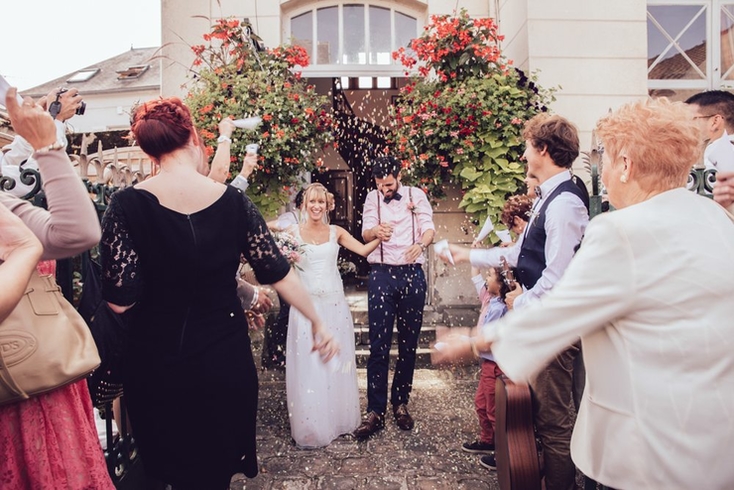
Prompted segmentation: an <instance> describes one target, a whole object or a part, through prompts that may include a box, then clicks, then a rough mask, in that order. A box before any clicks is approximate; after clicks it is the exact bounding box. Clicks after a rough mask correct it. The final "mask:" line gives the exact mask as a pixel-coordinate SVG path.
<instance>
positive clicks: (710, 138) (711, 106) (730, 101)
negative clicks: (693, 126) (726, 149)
mask: <svg viewBox="0 0 734 490" xmlns="http://www.w3.org/2000/svg"><path fill="white" fill-rule="evenodd" d="M686 104H688V105H690V106H691V111H692V112H693V119H695V120H696V121H698V124H699V126H700V128H701V135H702V138H703V141H704V143H706V149H705V150H704V154H703V163H704V166H705V167H706V168H714V169H716V170H719V168H718V167H719V164H718V163H719V162H717V161H716V160H718V159H719V158H721V155H723V152H722V151H716V150H715V149H716V148H717V146H718V143H721V142H722V141H719V140H721V139H722V138H725V139H726V140H725V141H726V142H730V143H731V142H732V139H733V138H734V94H732V93H730V92H727V91H725V90H706V91H704V92H699V93H697V94H695V95H693V96H691V97H689V98H688V99H687V100H686ZM715 151H716V153H717V154H718V155H719V157H718V158H716V157H715V156H714V155H713V154H714V152H715ZM730 159H731V160H732V161H730V162H729V165H731V166H734V145H732V146H731V152H730Z"/></svg>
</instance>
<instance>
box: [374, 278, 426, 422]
mask: <svg viewBox="0 0 734 490" xmlns="http://www.w3.org/2000/svg"><path fill="white" fill-rule="evenodd" d="M368 304H369V306H368V310H369V322H370V358H369V360H368V361H367V412H371V411H374V412H377V413H378V414H380V415H384V414H385V411H386V409H387V375H388V370H389V368H390V347H391V345H392V332H393V325H394V324H395V319H396V317H397V328H398V361H397V363H396V365H395V374H394V376H393V381H392V389H391V393H390V395H391V396H390V402H391V403H392V405H399V404H402V403H408V398H409V397H410V391H411V389H412V388H413V371H414V370H415V357H416V350H417V348H418V336H419V335H420V331H421V326H422V324H423V308H424V307H425V304H426V277H425V275H424V274H423V269H422V267H421V266H420V265H419V264H410V265H382V264H372V270H371V271H370V280H369V289H368Z"/></svg>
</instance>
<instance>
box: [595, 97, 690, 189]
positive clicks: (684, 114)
mask: <svg viewBox="0 0 734 490" xmlns="http://www.w3.org/2000/svg"><path fill="white" fill-rule="evenodd" d="M596 134H597V136H598V137H599V139H601V141H602V144H603V145H604V151H605V152H606V153H607V155H608V157H609V160H610V161H611V162H613V163H612V164H614V162H616V160H617V159H619V158H620V157H621V156H627V157H629V158H630V159H631V160H632V161H633V162H634V164H635V167H636V172H635V180H636V181H637V183H638V185H640V186H641V187H643V188H645V189H647V190H668V189H672V188H675V187H682V186H684V185H685V183H686V180H687V179H688V173H689V172H690V170H691V167H692V166H693V165H694V164H695V163H696V162H697V161H698V160H699V158H700V157H701V151H702V150H703V148H702V145H703V143H702V141H701V133H700V129H699V127H698V124H697V123H696V121H695V120H694V119H693V118H692V117H691V111H690V108H689V107H688V106H687V105H686V104H684V103H683V102H671V101H670V100H668V99H666V98H665V97H661V98H657V99H645V100H641V101H637V102H632V103H629V104H625V105H623V106H622V107H620V108H619V109H617V110H616V111H615V112H613V113H611V114H609V115H607V116H604V117H602V118H601V119H600V120H599V122H597V123H596Z"/></svg>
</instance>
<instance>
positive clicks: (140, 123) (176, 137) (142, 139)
mask: <svg viewBox="0 0 734 490" xmlns="http://www.w3.org/2000/svg"><path fill="white" fill-rule="evenodd" d="M130 129H131V131H132V133H133V135H134V136H135V141H137V143H138V145H140V148H141V149H142V150H143V151H144V152H145V153H146V154H147V155H148V156H150V157H152V158H154V159H156V160H160V158H161V156H163V155H166V154H168V153H171V152H172V151H175V150H178V149H179V148H182V147H183V146H185V145H186V143H187V142H188V141H189V138H191V135H192V134H193V133H194V123H193V120H192V119H191V112H190V111H189V108H188V107H186V106H185V105H184V103H183V102H182V101H181V99H179V98H178V97H169V98H167V99H163V98H161V99H156V100H151V101H149V102H145V103H143V104H140V105H139V106H138V107H137V108H136V109H135V112H133V120H132V124H131V128H130Z"/></svg>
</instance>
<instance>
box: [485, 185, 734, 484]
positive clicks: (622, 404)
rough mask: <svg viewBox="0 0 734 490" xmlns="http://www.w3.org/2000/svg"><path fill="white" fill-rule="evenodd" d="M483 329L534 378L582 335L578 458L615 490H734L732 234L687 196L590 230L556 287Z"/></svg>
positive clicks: (713, 209) (661, 200)
mask: <svg viewBox="0 0 734 490" xmlns="http://www.w3.org/2000/svg"><path fill="white" fill-rule="evenodd" d="M495 326H496V328H495V329H494V330H492V331H490V332H487V334H486V335H487V340H490V341H492V342H493V346H492V351H493V352H494V355H495V358H496V359H497V363H498V364H499V365H500V367H501V368H502V370H503V371H504V372H505V373H506V374H507V375H508V376H509V377H510V378H511V379H513V380H516V381H524V380H528V379H529V378H530V377H532V376H533V375H534V374H535V373H537V372H538V371H539V370H540V369H542V368H543V367H544V366H545V365H546V364H547V363H548V361H550V360H551V359H552V357H553V356H554V355H555V354H556V353H557V352H559V351H561V350H562V349H563V348H564V347H566V346H568V345H570V344H572V343H573V342H574V341H576V339H577V338H578V337H581V340H582V343H583V354H584V362H585V364H586V376H587V380H586V389H585V391H584V396H583V400H582V402H581V408H580V410H579V414H578V418H577V420H576V426H575V428H574V433H573V438H572V440H571V454H572V457H573V460H574V462H575V464H576V466H578V468H579V469H580V470H581V471H582V472H583V473H584V474H586V475H588V476H590V477H591V478H593V479H595V480H597V481H599V482H600V483H603V484H604V485H607V486H610V487H613V488H617V489H666V490H671V489H698V488H705V489H707V490H715V489H732V488H734V460H732V454H734V223H732V221H731V220H730V218H729V217H728V216H727V215H726V214H725V213H724V210H723V209H722V208H721V207H720V206H719V205H718V204H716V203H714V202H713V201H711V200H710V199H706V198H703V197H700V196H697V195H695V194H693V193H691V192H689V191H687V190H685V189H675V190H671V191H667V192H664V193H662V194H659V195H657V196H655V197H653V198H651V199H649V200H647V201H645V202H642V203H640V204H637V205H634V206H630V207H628V208H625V209H622V210H619V211H615V212H612V213H608V214H606V215H602V216H599V217H597V218H595V219H593V220H592V221H591V223H590V224H589V227H588V229H587V230H586V235H585V238H584V240H583V243H582V245H581V248H580V249H579V251H578V253H577V254H576V256H575V257H574V259H573V260H572V261H571V264H570V265H569V267H568V269H567V270H566V272H565V273H564V275H563V277H562V278H561V280H560V281H559V282H558V283H557V284H556V286H555V287H554V288H553V290H552V291H551V292H550V293H548V294H547V295H546V296H544V297H543V298H541V299H540V301H538V303H537V304H533V305H532V306H529V307H528V308H526V309H523V310H518V311H513V312H510V313H509V314H508V315H506V316H505V317H504V318H502V319H501V320H499V321H497V322H495Z"/></svg>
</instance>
